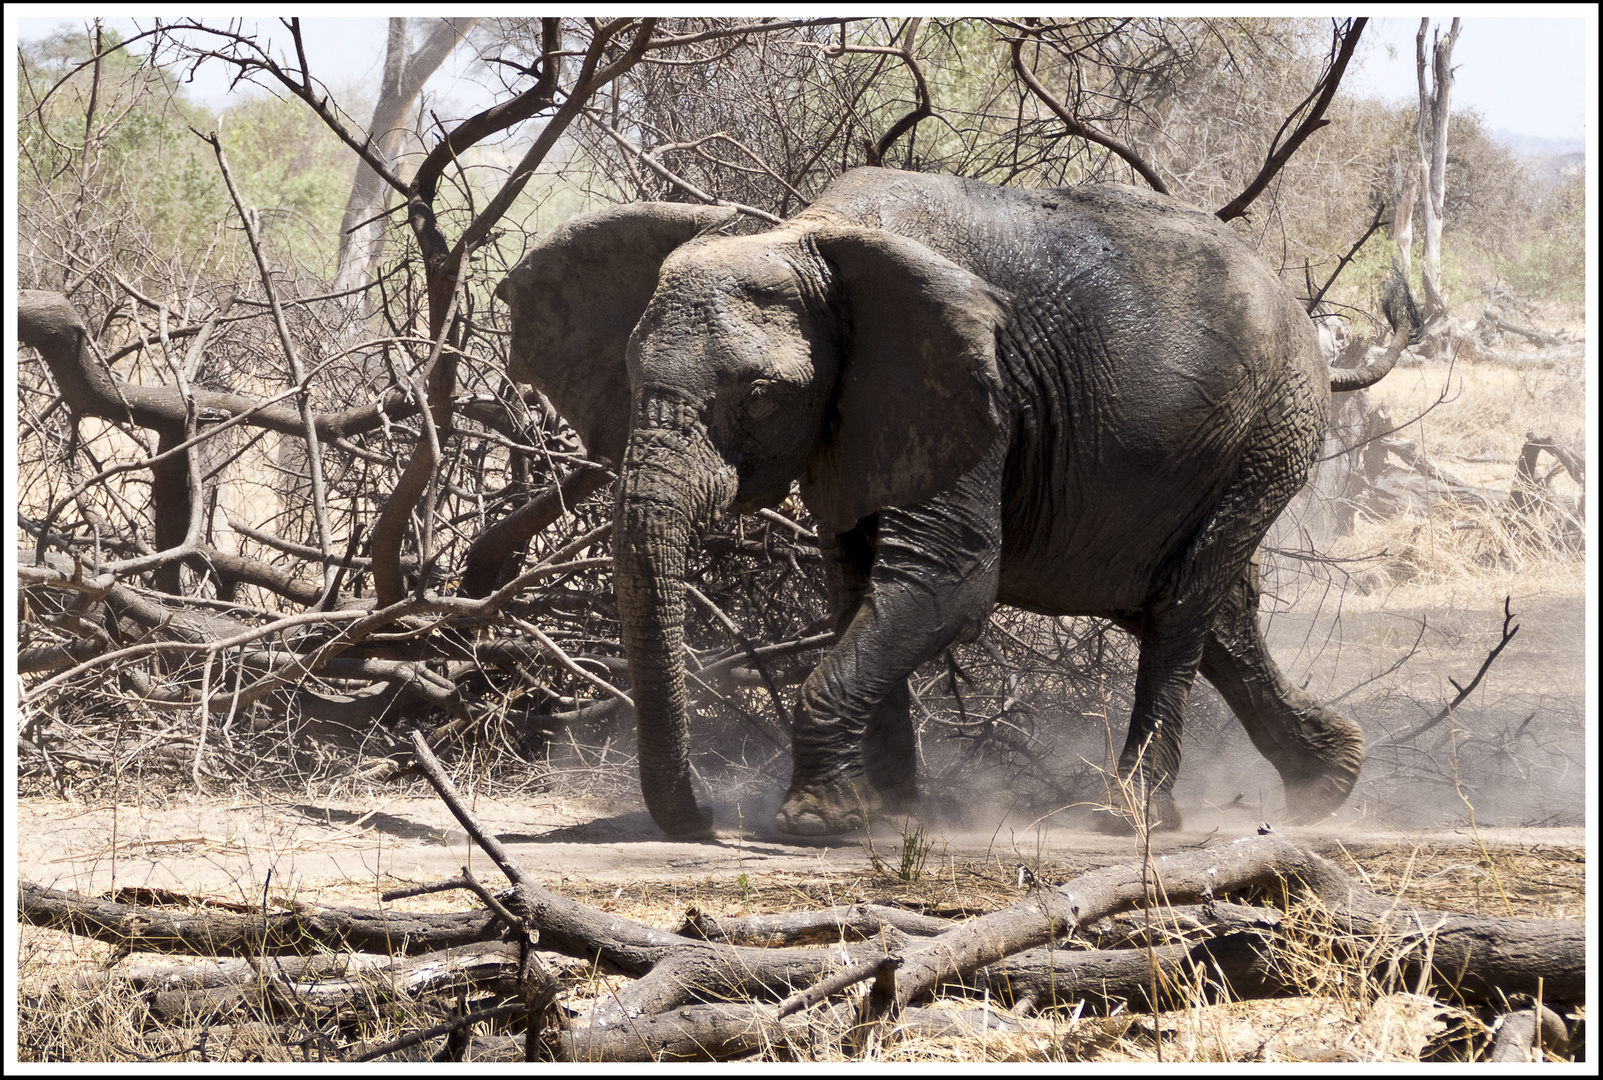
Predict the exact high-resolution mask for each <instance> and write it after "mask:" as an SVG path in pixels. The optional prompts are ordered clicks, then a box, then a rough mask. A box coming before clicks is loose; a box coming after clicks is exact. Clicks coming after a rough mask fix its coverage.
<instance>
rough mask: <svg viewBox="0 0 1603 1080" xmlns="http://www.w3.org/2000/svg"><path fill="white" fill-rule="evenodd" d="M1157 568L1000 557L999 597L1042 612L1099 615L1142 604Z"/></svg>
mask: <svg viewBox="0 0 1603 1080" xmlns="http://www.w3.org/2000/svg"><path fill="white" fill-rule="evenodd" d="M1157 570H1158V567H1157V566H1156V565H1155V564H1153V563H1151V562H1150V561H1144V560H1110V559H1106V558H1096V559H1076V558H1074V557H1072V556H1068V557H1063V558H1058V559H1051V560H1033V559H1032V560H1028V561H1025V560H1017V559H1013V560H1010V559H1008V558H1006V557H1004V558H1003V560H1002V574H1001V580H1000V582H999V583H998V588H997V597H996V598H997V600H998V601H1000V602H1001V603H1004V604H1010V605H1012V606H1013V607H1019V608H1024V609H1025V610H1027V611H1035V612H1039V613H1040V614H1042V615H1101V614H1104V613H1106V612H1110V611H1127V610H1133V609H1136V608H1140V607H1141V606H1143V605H1144V604H1145V603H1146V601H1147V598H1148V596H1150V595H1151V593H1152V584H1153V580H1154V578H1155V577H1156V576H1157Z"/></svg>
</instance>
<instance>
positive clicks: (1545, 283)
mask: <svg viewBox="0 0 1603 1080" xmlns="http://www.w3.org/2000/svg"><path fill="white" fill-rule="evenodd" d="M1538 220H1539V223H1540V228H1539V229H1538V230H1537V231H1535V232H1534V233H1533V234H1532V235H1531V236H1529V237H1528V238H1527V239H1526V240H1525V242H1524V243H1523V244H1522V245H1521V247H1520V248H1519V250H1518V252H1517V254H1516V255H1515V256H1514V257H1511V258H1508V259H1504V260H1502V261H1501V262H1500V263H1499V265H1498V269H1499V271H1500V272H1501V274H1502V276H1503V278H1504V279H1505V280H1506V281H1508V283H1509V284H1510V285H1512V286H1513V287H1514V288H1515V289H1516V290H1517V291H1519V292H1521V293H1525V294H1529V295H1531V296H1539V297H1547V298H1551V299H1554V300H1559V301H1563V302H1565V303H1570V304H1579V303H1582V302H1584V301H1585V299H1586V169H1585V167H1584V166H1582V167H1581V168H1579V169H1577V170H1576V171H1574V172H1572V173H1570V174H1568V175H1566V176H1565V177H1564V179H1563V180H1562V182H1561V183H1560V184H1559V186H1558V187H1557V188H1555V189H1553V190H1552V191H1551V192H1548V193H1547V195H1546V196H1545V198H1544V199H1543V200H1542V204H1541V209H1540V214H1539V218H1538Z"/></svg>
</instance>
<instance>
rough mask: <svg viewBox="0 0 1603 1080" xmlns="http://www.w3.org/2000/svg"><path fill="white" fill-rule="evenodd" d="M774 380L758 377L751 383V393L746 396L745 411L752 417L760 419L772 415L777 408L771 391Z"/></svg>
mask: <svg viewBox="0 0 1603 1080" xmlns="http://www.w3.org/2000/svg"><path fill="white" fill-rule="evenodd" d="M773 389H774V382H773V381H772V380H771V379H758V380H756V381H755V382H753V383H752V384H751V393H750V394H748V395H747V396H746V412H747V414H748V415H750V416H751V417H753V418H754V419H757V420H761V419H762V418H763V417H765V416H769V415H772V413H773V411H774V410H775V409H777V408H779V402H778V401H777V400H775V398H774V395H773V393H772V391H773Z"/></svg>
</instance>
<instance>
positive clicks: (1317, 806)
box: [1281, 771, 1358, 825]
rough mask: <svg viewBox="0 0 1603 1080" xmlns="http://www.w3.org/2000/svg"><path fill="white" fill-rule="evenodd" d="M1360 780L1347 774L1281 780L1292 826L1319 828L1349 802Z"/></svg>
mask: <svg viewBox="0 0 1603 1080" xmlns="http://www.w3.org/2000/svg"><path fill="white" fill-rule="evenodd" d="M1357 779H1358V778H1357V776H1356V775H1354V774H1352V773H1348V772H1345V771H1344V772H1341V773H1338V774H1336V775H1326V776H1306V775H1302V776H1296V777H1284V776H1283V777H1281V781H1282V783H1283V784H1284V785H1285V788H1286V811H1287V813H1289V814H1290V816H1291V822H1292V824H1294V825H1317V824H1318V823H1319V822H1321V821H1324V820H1325V819H1326V818H1328V817H1330V815H1331V814H1333V813H1335V812H1336V811H1337V810H1339V809H1340V808H1341V805H1342V804H1343V803H1345V802H1346V801H1347V796H1348V795H1349V794H1351V793H1352V789H1353V784H1354V782H1355V781H1356V780H1357Z"/></svg>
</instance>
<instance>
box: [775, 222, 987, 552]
mask: <svg viewBox="0 0 1603 1080" xmlns="http://www.w3.org/2000/svg"><path fill="white" fill-rule="evenodd" d="M812 240H813V243H814V245H815V246H816V247H817V249H818V252H819V254H821V255H822V256H823V257H824V258H825V259H827V260H828V261H829V262H830V263H831V264H833V266H834V269H835V272H836V283H837V289H838V302H839V304H840V306H841V307H842V309H843V314H844V325H843V326H842V329H841V335H842V341H843V348H842V351H841V361H840V362H841V369H840V373H839V375H838V377H837V385H838V392H837V396H836V405H835V409H834V415H833V416H832V418H831V422H830V425H829V430H828V431H826V435H825V440H824V445H823V447H822V449H821V450H820V452H819V453H818V455H817V456H816V457H815V458H814V460H813V462H812V463H811V465H810V466H809V468H808V475H807V480H806V485H805V489H804V494H805V496H806V497H807V499H808V509H809V510H811V511H812V512H813V514H814V515H815V516H817V517H819V518H820V519H821V520H823V521H825V522H826V523H827V524H829V525H830V526H832V527H835V528H838V529H840V530H841V531H844V530H846V529H849V528H851V527H852V525H853V524H855V523H856V522H857V521H858V519H860V518H863V517H866V516H868V515H869V514H872V513H874V512H875V511H876V510H878V509H879V508H880V507H882V506H894V505H898V504H903V503H909V502H915V501H917V500H919V499H924V498H928V497H929V496H931V495H934V494H935V493H937V492H939V491H942V490H944V489H945V488H947V487H950V486H951V485H952V483H953V482H954V481H956V479H957V478H958V477H959V476H961V475H962V474H963V472H965V471H966V470H967V469H968V468H970V467H971V466H972V465H974V463H975V462H976V461H978V460H979V458H980V455H981V454H983V453H984V452H985V449H986V448H987V447H988V446H989V445H990V443H991V440H992V439H993V438H995V436H996V433H997V430H998V425H999V423H1000V412H999V408H1000V405H999V399H1000V377H999V376H998V373H997V367H996V330H997V327H998V326H999V325H1000V324H1001V322H1002V319H1003V305H1004V303H1005V298H1004V297H1003V296H1002V295H1001V294H1000V293H999V292H998V291H996V290H994V289H993V288H991V286H989V285H987V284H986V283H985V282H984V281H982V280H981V279H979V278H978V277H976V276H974V275H973V274H971V273H969V272H968V271H967V270H964V269H963V268H962V267H960V266H958V265H957V264H956V263H953V262H951V261H949V260H947V259H945V258H942V257H941V256H940V255H937V254H936V253H935V252H933V251H931V250H930V249H929V248H927V247H925V246H924V245H922V244H920V243H918V242H917V241H914V240H909V239H907V238H906V237H902V236H897V235H895V234H894V233H888V232H884V231H882V230H879V229H858V228H852V229H848V228H829V229H820V230H818V231H816V232H815V233H813V236H812Z"/></svg>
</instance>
